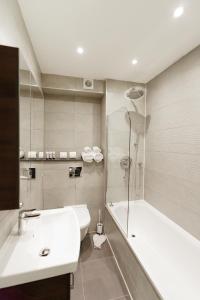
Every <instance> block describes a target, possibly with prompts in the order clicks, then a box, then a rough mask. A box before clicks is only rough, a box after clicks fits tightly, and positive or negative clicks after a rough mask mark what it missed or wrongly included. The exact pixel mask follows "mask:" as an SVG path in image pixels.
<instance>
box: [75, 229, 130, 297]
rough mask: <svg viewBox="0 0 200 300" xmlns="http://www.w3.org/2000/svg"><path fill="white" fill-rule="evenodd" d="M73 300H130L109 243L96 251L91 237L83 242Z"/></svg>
mask: <svg viewBox="0 0 200 300" xmlns="http://www.w3.org/2000/svg"><path fill="white" fill-rule="evenodd" d="M71 299H72V300H130V298H129V297H128V292H127V290H126V287H125V285H124V282H123V280H122V278H121V275H120V273H119V270H118V268H117V266H116V263H115V260H114V257H113V255H112V252H111V250H110V248H109V245H108V243H107V242H106V243H105V244H104V245H103V247H102V249H101V250H96V249H94V248H93V242H92V236H91V235H88V236H87V237H86V238H85V240H84V241H83V243H82V245H81V254H80V261H79V266H78V270H77V272H76V273H75V287H74V290H72V292H71Z"/></svg>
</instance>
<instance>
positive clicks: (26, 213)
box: [18, 208, 40, 235]
mask: <svg viewBox="0 0 200 300" xmlns="http://www.w3.org/2000/svg"><path fill="white" fill-rule="evenodd" d="M34 211H35V213H33V212H34ZM39 216H40V213H39V212H37V211H36V209H35V208H33V209H22V210H20V211H19V216H18V235H21V234H22V221H23V220H25V219H29V218H36V217H39Z"/></svg>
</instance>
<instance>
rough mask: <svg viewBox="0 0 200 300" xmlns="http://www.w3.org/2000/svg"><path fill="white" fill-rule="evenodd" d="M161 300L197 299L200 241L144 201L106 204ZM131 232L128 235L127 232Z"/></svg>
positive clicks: (199, 297)
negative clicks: (128, 203)
mask: <svg viewBox="0 0 200 300" xmlns="http://www.w3.org/2000/svg"><path fill="white" fill-rule="evenodd" d="M107 208H108V210H109V212H110V213H111V215H112V217H113V219H114V220H115V222H116V223H117V225H118V227H119V229H121V231H122V233H123V235H124V236H125V237H126V238H127V241H128V243H129V245H130V247H131V248H132V250H133V251H134V253H135V255H136V257H137V258H138V260H139V262H140V263H141V265H142V266H143V268H144V270H145V272H146V273H147V275H148V277H149V278H150V280H151V282H152V283H153V285H154V286H155V288H156V289H157V291H158V293H159V294H160V296H161V298H163V299H164V300H200V241H199V240H197V239H196V238H194V237H193V236H192V235H190V234H189V233H188V232H186V231H185V230H183V229H182V228H181V227H180V226H178V225H177V224H176V223H174V222H172V221H171V220H170V219H168V218H167V217H166V216H165V215H163V214H162V213H160V212H159V211H158V210H156V209H155V208H153V207H152V206H151V205H149V204H148V203H147V202H146V201H144V200H137V201H131V202H130V205H129V222H128V228H129V232H128V236H127V235H126V232H127V231H126V228H127V210H128V208H127V202H119V203H114V206H113V207H111V206H109V205H107ZM133 234H134V235H135V237H132V236H131V235H133Z"/></svg>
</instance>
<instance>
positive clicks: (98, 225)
mask: <svg viewBox="0 0 200 300" xmlns="http://www.w3.org/2000/svg"><path fill="white" fill-rule="evenodd" d="M102 233H103V224H102V223H97V234H102Z"/></svg>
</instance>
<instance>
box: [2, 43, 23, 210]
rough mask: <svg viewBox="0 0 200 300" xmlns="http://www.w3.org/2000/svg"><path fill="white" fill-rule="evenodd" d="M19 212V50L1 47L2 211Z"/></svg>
mask: <svg viewBox="0 0 200 300" xmlns="http://www.w3.org/2000/svg"><path fill="white" fill-rule="evenodd" d="M16 208H19V50H18V48H13V47H7V46H1V45H0V210H5V209H16Z"/></svg>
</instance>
